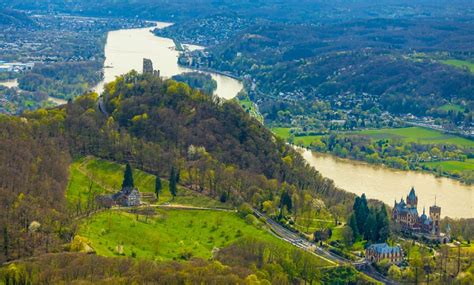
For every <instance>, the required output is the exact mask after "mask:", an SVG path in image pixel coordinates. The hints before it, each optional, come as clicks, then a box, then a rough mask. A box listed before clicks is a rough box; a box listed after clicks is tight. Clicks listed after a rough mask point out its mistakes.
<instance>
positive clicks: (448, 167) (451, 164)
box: [423, 158, 474, 172]
mask: <svg viewBox="0 0 474 285" xmlns="http://www.w3.org/2000/svg"><path fill="white" fill-rule="evenodd" d="M423 165H425V166H428V167H430V168H432V169H434V168H440V169H441V170H443V171H449V172H457V171H467V170H470V171H474V159H472V158H471V159H467V160H466V161H435V162H424V163H423Z"/></svg>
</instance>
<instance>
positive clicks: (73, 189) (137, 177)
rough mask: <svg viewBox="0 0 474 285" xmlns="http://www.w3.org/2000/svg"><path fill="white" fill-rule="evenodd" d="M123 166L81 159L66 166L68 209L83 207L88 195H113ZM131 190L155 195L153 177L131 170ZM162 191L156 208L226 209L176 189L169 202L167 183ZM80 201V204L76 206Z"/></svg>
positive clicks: (183, 190)
mask: <svg viewBox="0 0 474 285" xmlns="http://www.w3.org/2000/svg"><path fill="white" fill-rule="evenodd" d="M124 170H125V165H123V164H119V163H115V162H111V161H107V160H103V159H98V158H94V157H85V158H81V159H79V160H76V161H75V162H74V163H72V164H71V166H70V175H69V184H68V188H67V190H66V197H67V200H68V202H69V204H70V205H74V206H76V205H77V204H78V203H80V204H81V205H86V204H87V201H88V197H91V196H94V195H91V194H89V192H90V193H95V194H104V193H114V192H117V191H118V190H119V189H120V187H121V185H122V180H123V172H124ZM133 178H134V182H135V186H136V187H138V189H139V191H140V192H152V193H154V191H155V176H154V175H152V174H149V173H146V172H144V171H141V170H138V169H133ZM161 184H162V186H163V189H162V191H161V194H160V197H159V201H157V204H163V203H171V204H180V205H189V206H200V207H227V205H226V204H223V203H221V202H219V201H217V200H214V199H211V198H209V197H207V196H205V195H201V194H199V193H197V192H195V191H191V190H189V189H187V188H184V187H180V186H178V192H177V196H176V198H175V199H174V200H173V197H172V196H171V193H170V191H169V183H168V180H167V179H161ZM79 201H80V202H79Z"/></svg>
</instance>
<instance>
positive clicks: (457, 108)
mask: <svg viewBox="0 0 474 285" xmlns="http://www.w3.org/2000/svg"><path fill="white" fill-rule="evenodd" d="M438 109H439V110H441V111H445V112H449V111H455V112H464V108H463V107H462V106H459V105H455V104H444V105H443V106H441V107H439V108H438Z"/></svg>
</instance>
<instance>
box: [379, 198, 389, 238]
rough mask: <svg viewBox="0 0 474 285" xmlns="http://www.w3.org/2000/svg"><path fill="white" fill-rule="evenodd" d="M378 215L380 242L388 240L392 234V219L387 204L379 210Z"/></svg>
mask: <svg viewBox="0 0 474 285" xmlns="http://www.w3.org/2000/svg"><path fill="white" fill-rule="evenodd" d="M376 217H377V235H378V242H386V241H387V239H388V237H389V235H390V221H389V219H388V214H387V209H386V208H385V204H382V206H381V207H380V209H379V210H378V211H377V215H376Z"/></svg>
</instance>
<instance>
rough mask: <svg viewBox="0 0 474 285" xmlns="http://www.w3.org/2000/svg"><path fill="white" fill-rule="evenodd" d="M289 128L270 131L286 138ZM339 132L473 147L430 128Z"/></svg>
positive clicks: (306, 140) (308, 139)
mask: <svg viewBox="0 0 474 285" xmlns="http://www.w3.org/2000/svg"><path fill="white" fill-rule="evenodd" d="M290 130H291V128H272V132H273V133H274V134H275V135H277V136H279V137H281V138H283V139H288V138H289V137H290V136H291V133H290ZM340 134H357V135H366V136H369V137H371V138H373V139H376V140H381V139H395V138H398V139H401V140H403V141H405V142H417V143H425V144H455V145H458V146H463V147H474V141H473V140H469V139H466V138H463V137H459V136H455V135H449V134H444V133H442V132H440V131H436V130H430V129H426V128H421V127H408V128H393V129H378V130H362V131H354V132H343V133H340ZM319 137H321V136H301V137H294V142H295V144H298V143H297V142H298V141H300V142H302V143H303V145H305V146H306V145H309V144H310V143H311V142H313V141H315V140H316V139H318V138H319Z"/></svg>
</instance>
